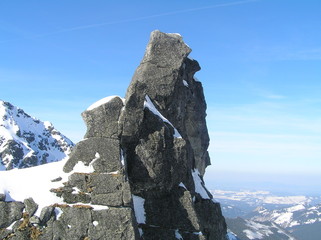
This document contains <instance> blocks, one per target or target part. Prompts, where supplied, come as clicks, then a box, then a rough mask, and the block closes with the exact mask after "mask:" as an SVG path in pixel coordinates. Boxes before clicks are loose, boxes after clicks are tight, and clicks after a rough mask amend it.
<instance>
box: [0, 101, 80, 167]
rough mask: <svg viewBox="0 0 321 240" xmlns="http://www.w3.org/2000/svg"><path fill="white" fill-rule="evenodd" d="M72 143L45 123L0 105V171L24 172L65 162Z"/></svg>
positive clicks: (15, 109)
mask: <svg viewBox="0 0 321 240" xmlns="http://www.w3.org/2000/svg"><path fill="white" fill-rule="evenodd" d="M73 146H74V144H73V142H72V141H71V140H70V139H68V138H67V137H66V136H64V135H63V134H62V133H60V132H59V131H58V130H56V129H55V128H54V126H53V125H52V124H51V123H50V122H48V121H45V122H42V121H40V120H39V119H36V118H34V117H31V116H30V115H29V114H27V113H26V112H25V111H24V110H23V109H21V108H18V107H15V106H14V105H12V104H11V103H9V102H5V101H2V100H1V101H0V170H10V169H14V168H27V167H32V166H37V165H41V164H45V163H49V162H56V161H60V160H61V159H63V158H65V157H66V156H67V155H68V154H69V153H70V152H71V149H72V147H73Z"/></svg>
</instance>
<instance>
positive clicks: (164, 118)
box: [0, 31, 226, 240]
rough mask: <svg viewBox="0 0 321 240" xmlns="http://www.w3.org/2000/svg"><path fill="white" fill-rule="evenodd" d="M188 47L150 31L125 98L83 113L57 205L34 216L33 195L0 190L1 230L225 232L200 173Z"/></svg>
mask: <svg viewBox="0 0 321 240" xmlns="http://www.w3.org/2000/svg"><path fill="white" fill-rule="evenodd" d="M190 51H191V49H190V48H189V47H188V46H187V45H186V44H185V43H184V42H183V40H182V37H181V36H180V35H178V34H165V33H162V32H159V31H154V32H152V34H151V39H150V42H149V44H148V46H147V49H146V53H145V55H144V58H143V60H142V62H141V64H140V66H139V67H138V68H137V70H136V72H135V74H134V76H133V79H132V82H131V83H130V86H129V88H128V90H127V93H126V97H125V100H124V99H121V98H119V97H116V96H114V97H108V98H105V99H102V100H100V101H98V102H97V103H95V104H93V105H92V106H90V107H89V108H88V109H87V110H86V111H84V112H83V113H82V116H83V118H84V120H85V122H86V125H87V133H86V135H85V139H84V140H83V141H81V142H79V143H78V144H77V145H76V146H75V148H74V150H73V152H72V153H71V155H70V157H69V159H68V161H67V162H66V164H65V166H64V169H63V170H64V172H65V173H67V174H68V178H65V177H64V176H62V177H61V176H60V177H57V179H55V180H53V181H55V182H57V183H58V184H60V187H58V188H54V189H51V192H53V193H54V194H56V195H57V196H58V197H60V199H61V200H62V201H61V203H56V204H52V205H51V206H48V207H46V208H43V209H42V210H41V214H40V216H36V215H35V214H34V212H35V210H34V209H35V208H36V207H37V205H36V203H34V202H33V201H32V199H28V200H26V201H25V202H24V203H17V202H12V203H9V202H4V197H2V198H1V199H2V200H3V201H2V202H0V203H1V204H2V205H4V206H2V205H1V204H0V207H1V208H3V209H6V214H4V215H3V217H0V220H1V221H2V222H3V223H2V224H3V225H2V228H3V230H2V231H0V236H2V237H3V238H10V239H19V240H20V239H30V237H31V236H33V237H34V239H44V240H47V239H48V240H49V239H57V240H58V239H68V240H69V239H86V240H89V239H146V240H147V239H153V240H157V239H191V240H194V239H213V240H214V239H215V240H223V239H226V224H225V220H224V218H223V216H222V214H221V209H220V205H219V203H216V202H214V201H213V199H212V195H211V194H210V193H209V192H208V191H207V189H206V188H205V185H204V181H203V178H202V176H203V174H204V172H205V168H206V166H208V165H209V164H210V161H209V156H208V152H207V147H208V144H209V137H208V132H207V128H206V122H205V116H206V103H205V100H204V95H203V89H202V85H201V83H200V82H198V81H196V80H195V79H194V77H193V76H194V73H195V72H196V71H198V70H200V67H199V65H198V63H197V61H195V60H192V59H189V58H188V54H189V53H190ZM9 204H18V205H17V206H11V205H10V206H9ZM10 209H11V210H10ZM12 209H13V210H12ZM17 209H20V210H19V211H17V212H18V213H19V212H20V215H19V216H18V215H15V214H16V210H17ZM22 209H24V210H22ZM22 211H23V213H22ZM9 218H10V220H8V219H9ZM14 221H17V222H16V223H15V224H14V225H12V223H13V222H14ZM0 224H1V222H0ZM9 226H10V227H9ZM1 234H2V235H1ZM25 237H29V238H25Z"/></svg>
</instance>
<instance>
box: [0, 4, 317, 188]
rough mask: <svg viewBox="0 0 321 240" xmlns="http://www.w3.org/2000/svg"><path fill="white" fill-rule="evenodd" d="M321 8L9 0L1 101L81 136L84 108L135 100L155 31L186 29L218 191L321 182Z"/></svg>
mask: <svg viewBox="0 0 321 240" xmlns="http://www.w3.org/2000/svg"><path fill="white" fill-rule="evenodd" d="M320 9H321V2H320V1H318V0H307V1H299V0H281V1H280V0H257V1H255V0H253V1H251V0H249V1H247V0H244V1H242V0H240V1H237V0H236V1H232V0H214V1H207V0H204V1H167V0H164V1H122V0H121V1H95V0H94V1H84V0H81V1H72V0H69V1H64V2H60V3H58V2H57V1H39V0H38V1H34V0H31V1H22V0H21V1H18V0H16V1H1V2H0V56H1V58H0V84H1V89H2V90H1V95H0V99H2V100H5V101H9V102H11V103H12V104H14V105H16V106H19V107H21V108H23V109H24V110H25V111H26V112H28V113H29V114H31V115H33V116H36V117H37V118H39V119H41V120H49V121H51V122H52V123H53V124H54V126H55V127H56V128H57V129H59V130H60V131H61V132H63V133H64V134H65V135H66V136H68V137H70V138H71V139H72V140H73V141H75V142H77V141H79V140H80V139H81V138H82V136H83V135H84V133H85V125H84V123H83V121H82V119H81V117H80V113H81V112H82V111H83V110H85V109H86V108H87V107H88V106H89V105H91V104H92V103H93V102H95V101H97V100H99V99H101V98H103V97H106V96H109V95H120V96H124V95H125V91H126V88H127V86H128V84H129V82H130V80H131V77H132V75H133V73H134V70H135V68H136V67H137V66H138V65H139V62H140V60H141V58H142V56H143V53H144V50H145V47H146V44H147V42H148V39H149V34H150V32H151V31H153V30H155V29H159V30H161V31H163V32H175V33H180V34H181V35H182V36H183V38H184V40H185V42H186V43H187V44H188V45H189V46H190V47H191V48H192V49H193V52H192V53H191V55H190V56H191V57H193V58H194V59H196V60H198V61H199V63H200V65H201V67H202V70H201V71H200V72H198V73H197V74H196V77H197V78H198V79H199V80H200V81H202V83H203V86H204V91H205V96H206V100H207V105H208V110H207V113H208V117H207V122H208V128H209V132H210V136H211V146H210V149H209V150H210V155H211V159H212V166H211V167H209V168H208V171H207V173H206V181H207V184H208V186H209V187H210V188H213V187H216V188H225V187H228V186H230V185H233V186H235V187H244V186H246V184H245V183H246V182H252V183H254V182H256V183H257V184H259V183H261V182H262V184H263V182H265V183H266V182H267V181H268V180H269V179H270V183H271V184H272V185H274V186H275V185H279V186H280V184H288V185H292V187H293V186H294V188H295V187H298V186H299V185H300V186H302V189H304V188H307V187H308V186H309V188H310V189H311V188H314V189H317V188H319V187H320V185H321V161H320V160H321V96H320V92H321V81H320V79H321V68H320V62H321V31H320V26H321V14H320ZM244 176H247V177H244ZM281 176H282V177H281ZM284 176H288V177H284ZM307 176H309V177H307ZM248 178H249V179H248ZM272 179H273V181H272ZM278 179H279V180H278ZM317 182H318V183H317ZM319 182H320V184H319ZM231 183H234V184H231ZM270 183H269V184H270ZM271 184H270V185H271ZM262 186H263V185H262Z"/></svg>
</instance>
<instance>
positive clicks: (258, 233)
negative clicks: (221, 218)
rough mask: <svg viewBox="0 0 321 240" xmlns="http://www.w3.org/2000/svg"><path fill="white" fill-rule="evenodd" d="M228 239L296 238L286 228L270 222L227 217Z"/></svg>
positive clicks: (293, 239) (289, 239)
mask: <svg viewBox="0 0 321 240" xmlns="http://www.w3.org/2000/svg"><path fill="white" fill-rule="evenodd" d="M226 221H227V225H228V227H229V232H228V239H229V240H239V239H242V240H257V239H262V240H264V239H279V240H296V238H294V237H293V236H291V235H290V233H288V232H287V231H286V230H284V229H282V228H280V227H279V226H277V225H276V224H273V223H271V222H262V223H260V222H256V221H253V220H245V219H242V218H234V219H231V218H227V219H226Z"/></svg>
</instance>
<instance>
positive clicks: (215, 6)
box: [0, 0, 259, 43]
mask: <svg viewBox="0 0 321 240" xmlns="http://www.w3.org/2000/svg"><path fill="white" fill-rule="evenodd" d="M257 1H259V0H244V1H235V2H230V3H222V4H216V5H211V6H206V7H199V8H190V9H183V10H178V11H173V12H167V13H160V14H155V15H150V16H144V17H138V18H129V19H124V20H119V21H110V22H103V23H94V24H88V25H82V26H77V27H72V28H66V29H62V30H59V31H54V32H50V33H44V34H38V35H34V36H32V37H25V38H26V39H35V38H41V37H47V36H50V35H56V34H60V33H66V32H72V31H78V30H83V29H89V28H96V27H101V26H106V25H113V24H121V23H128V22H135V21H141V20H146V19H151V18H158V17H163V16H170V15H175V14H180V13H187V12H196V11H201V10H206V9H212V8H220V7H229V6H234V5H241V4H247V3H250V2H257ZM13 40H17V39H11V40H7V41H0V43H4V42H8V41H13Z"/></svg>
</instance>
